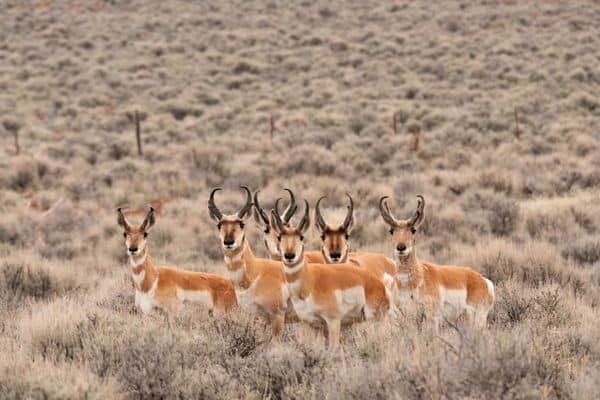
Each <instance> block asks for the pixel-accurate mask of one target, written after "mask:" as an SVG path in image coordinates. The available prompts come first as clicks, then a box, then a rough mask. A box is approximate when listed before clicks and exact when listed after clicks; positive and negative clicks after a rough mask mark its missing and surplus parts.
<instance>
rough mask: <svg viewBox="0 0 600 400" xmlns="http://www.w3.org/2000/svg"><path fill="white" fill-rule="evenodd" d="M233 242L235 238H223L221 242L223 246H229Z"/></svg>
mask: <svg viewBox="0 0 600 400" xmlns="http://www.w3.org/2000/svg"><path fill="white" fill-rule="evenodd" d="M233 243H235V240H233V239H225V240H223V244H224V245H225V246H231V245H233Z"/></svg>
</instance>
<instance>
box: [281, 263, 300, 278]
mask: <svg viewBox="0 0 600 400" xmlns="http://www.w3.org/2000/svg"><path fill="white" fill-rule="evenodd" d="M302 267H304V261H300V262H299V263H298V264H296V265H294V266H293V267H288V266H287V264H283V269H284V271H285V273H286V274H290V275H292V274H295V273H297V272H300V270H301V269H302Z"/></svg>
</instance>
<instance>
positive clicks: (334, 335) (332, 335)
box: [327, 319, 342, 349]
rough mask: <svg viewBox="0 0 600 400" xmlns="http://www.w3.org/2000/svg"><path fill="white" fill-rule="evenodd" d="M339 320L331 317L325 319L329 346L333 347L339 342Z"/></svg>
mask: <svg viewBox="0 0 600 400" xmlns="http://www.w3.org/2000/svg"><path fill="white" fill-rule="evenodd" d="M341 325H342V323H341V321H340V320H339V319H332V320H328V321H327V337H328V339H329V348H331V349H335V348H336V347H338V345H339V344H340V330H341Z"/></svg>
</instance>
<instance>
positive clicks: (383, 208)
mask: <svg viewBox="0 0 600 400" xmlns="http://www.w3.org/2000/svg"><path fill="white" fill-rule="evenodd" d="M388 198H389V196H383V197H381V198H380V199H379V212H380V213H381V216H382V217H383V220H384V221H385V222H386V223H387V224H388V225H391V226H396V219H395V218H394V217H393V216H392V213H391V212H390V208H389V207H388V205H387V199H388Z"/></svg>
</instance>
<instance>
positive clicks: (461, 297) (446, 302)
mask: <svg viewBox="0 0 600 400" xmlns="http://www.w3.org/2000/svg"><path fill="white" fill-rule="evenodd" d="M440 306H441V310H440V311H441V312H442V313H443V314H444V315H445V316H447V317H451V318H456V317H458V316H459V315H460V314H461V313H462V312H464V311H465V310H467V309H468V308H470V307H469V306H468V305H467V291H466V290H464V289H444V288H443V287H440Z"/></svg>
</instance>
